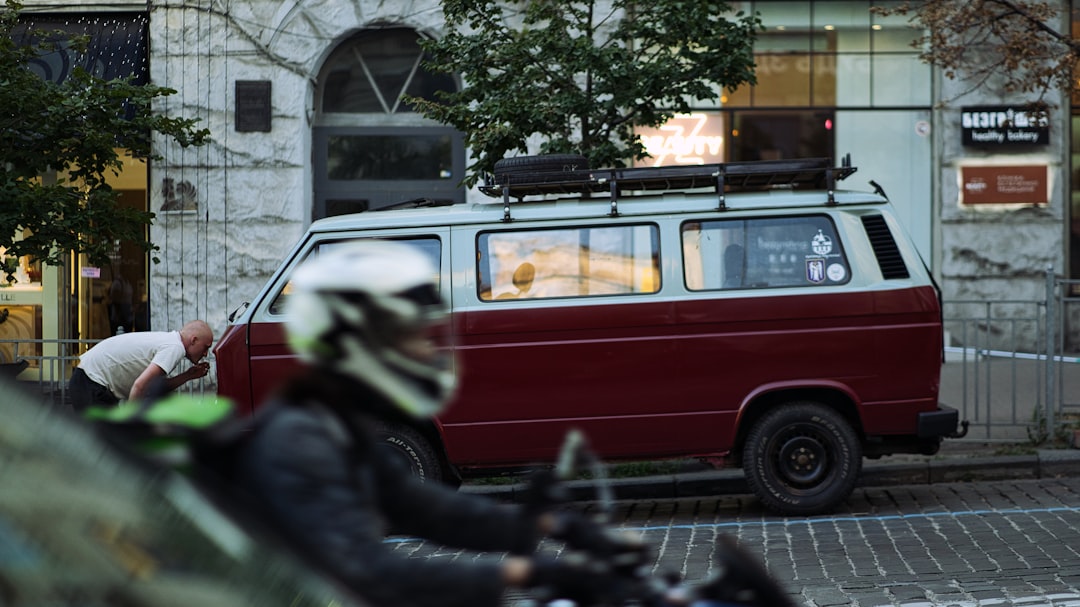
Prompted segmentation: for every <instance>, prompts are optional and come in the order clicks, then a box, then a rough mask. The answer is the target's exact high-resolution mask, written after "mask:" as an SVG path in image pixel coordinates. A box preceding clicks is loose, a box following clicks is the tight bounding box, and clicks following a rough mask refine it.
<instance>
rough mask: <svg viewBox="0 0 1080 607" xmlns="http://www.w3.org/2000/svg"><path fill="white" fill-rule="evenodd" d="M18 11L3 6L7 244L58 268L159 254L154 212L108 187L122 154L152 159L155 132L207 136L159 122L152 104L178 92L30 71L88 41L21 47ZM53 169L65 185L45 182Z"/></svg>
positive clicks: (49, 35)
mask: <svg viewBox="0 0 1080 607" xmlns="http://www.w3.org/2000/svg"><path fill="white" fill-rule="evenodd" d="M20 10H21V5H20V4H19V3H18V2H16V1H14V0H7V2H6V7H5V8H0V108H3V109H2V110H0V169H2V170H0V246H2V247H4V248H6V255H7V256H9V257H21V256H23V255H29V256H31V257H33V258H36V259H38V260H41V261H44V262H46V263H49V264H53V265H60V264H62V263H63V262H64V261H65V259H66V258H67V256H68V255H69V254H70V253H71V252H75V253H85V254H86V255H87V256H88V259H89V261H90V263H92V264H94V265H105V264H107V263H108V261H109V253H110V252H113V251H114V249H115V246H116V244H117V242H119V241H125V242H130V243H134V244H137V245H139V246H141V247H142V248H143V249H144V250H146V251H148V252H149V251H153V250H156V249H157V247H156V246H154V245H153V244H152V243H151V242H150V241H149V239H148V236H147V229H146V228H147V226H148V225H149V224H150V222H151V221H152V220H153V218H154V214H153V213H149V212H146V211H140V210H136V209H131V208H127V207H123V206H121V205H120V204H119V193H118V192H116V191H114V190H113V189H112V188H111V187H110V186H109V184H108V183H107V182H106V179H107V177H108V175H109V174H110V173H111V174H119V172H120V170H121V168H122V166H123V158H122V157H121V156H120V155H119V153H118V151H117V150H118V148H119V149H122V150H124V152H123V153H126V154H129V155H130V156H131V157H133V158H139V159H150V158H154V157H155V156H154V155H153V153H152V150H151V137H152V133H153V132H155V131H156V132H158V133H161V134H164V135H166V136H168V137H170V138H172V139H174V140H175V141H177V142H178V143H180V145H182V146H185V147H186V146H189V145H203V144H204V143H206V142H207V141H208V139H209V131H207V130H205V129H196V128H195V123H196V121H195V120H187V119H181V118H169V117H167V116H164V115H155V114H153V112H152V111H151V103H152V102H153V101H154V100H155V99H157V98H160V97H164V96H167V95H171V94H174V93H175V92H176V91H175V90H172V89H168V88H163V87H159V86H153V85H137V84H134V83H133V82H132V80H130V79H127V80H120V79H117V80H108V81H106V80H103V79H101V78H98V77H96V76H94V75H93V74H90V73H89V72H87V71H86V70H85V69H83V68H81V67H76V68H74V69H73V71H72V74H71V76H70V77H69V78H67V79H65V80H64V81H63V82H61V83H55V82H51V81H48V80H46V79H44V78H41V77H40V76H38V75H37V74H36V73H34V72H33V71H32V70H31V69H30V67H29V66H30V62H31V61H32V60H33V59H34V58H35V57H36V56H38V55H39V54H41V53H48V52H53V51H56V50H57V49H59V48H60V47H61V46H69V47H70V48H72V49H74V50H76V51H80V50H81V51H85V50H86V40H85V39H82V38H79V37H71V36H69V35H67V34H64V33H63V32H44V31H39V32H33V33H32V35H31V39H32V43H30V44H22V45H20V44H19V43H17V42H16V38H15V37H14V33H15V31H16V29H17V26H18V24H19V20H18V15H19V11H20ZM52 171H56V172H57V174H59V175H61V176H62V177H59V178H57V179H56V180H51V179H42V176H43V175H48V174H51V172H52ZM53 181H55V182H53ZM155 261H156V259H155ZM8 270H9V273H8V278H9V279H10V268H8Z"/></svg>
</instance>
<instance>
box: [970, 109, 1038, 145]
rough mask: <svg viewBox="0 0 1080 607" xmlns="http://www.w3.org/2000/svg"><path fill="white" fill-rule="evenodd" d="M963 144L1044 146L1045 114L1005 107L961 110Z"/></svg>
mask: <svg viewBox="0 0 1080 607" xmlns="http://www.w3.org/2000/svg"><path fill="white" fill-rule="evenodd" d="M960 129H961V131H962V132H963V136H964V145H982V146H998V145H1046V144H1048V143H1050V126H1049V121H1048V120H1047V117H1046V115H1045V113H1043V114H1041V115H1040V114H1036V113H1033V112H1030V111H1029V110H1027V109H1024V108H1018V107H1012V106H1008V105H993V106H977V107H964V108H961V109H960Z"/></svg>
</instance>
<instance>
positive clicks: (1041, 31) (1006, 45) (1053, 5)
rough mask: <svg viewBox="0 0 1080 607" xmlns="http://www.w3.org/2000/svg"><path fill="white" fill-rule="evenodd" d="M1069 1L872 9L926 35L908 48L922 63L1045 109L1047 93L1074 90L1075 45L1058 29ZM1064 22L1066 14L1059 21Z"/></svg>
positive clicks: (949, 2)
mask: <svg viewBox="0 0 1080 607" xmlns="http://www.w3.org/2000/svg"><path fill="white" fill-rule="evenodd" d="M1062 6H1068V3H1064V2H1060V1H1054V2H1042V1H1034V0H925V1H921V2H901V3H899V4H898V5H896V6H893V7H890V8H881V7H875V8H874V11H875V12H878V13H879V14H886V15H888V14H896V15H909V16H910V17H911V21H912V22H913V23H917V24H918V25H920V26H921V27H922V28H924V29H925V30H926V32H927V33H926V34H925V35H923V36H922V37H921V38H919V39H918V40H916V41H914V42H913V43H912V44H913V46H914V47H915V48H917V49H921V50H922V54H921V58H922V60H923V61H925V62H927V63H929V64H931V65H934V66H937V67H939V68H940V69H941V70H942V71H943V73H944V74H945V76H946V77H947V78H950V79H962V80H964V81H966V82H968V83H969V84H970V88H969V89H968V90H974V89H975V88H978V87H980V86H983V85H986V84H988V83H993V85H994V86H997V87H1000V89H1001V90H1002V92H1005V93H1021V94H1028V95H1029V96H1030V97H1031V98H1032V101H1033V103H1034V104H1035V105H1044V101H1045V98H1046V96H1047V94H1048V93H1051V92H1053V91H1064V92H1066V93H1072V92H1073V91H1074V90H1075V89H1076V83H1075V80H1074V70H1075V68H1076V65H1077V60H1078V59H1080V41H1077V40H1075V39H1073V38H1072V36H1071V35H1069V33H1067V32H1062V31H1061V30H1059V29H1057V28H1058V27H1059V24H1060V23H1061V21H1059V20H1060V19H1061V8H1062ZM1064 22H1065V24H1067V22H1068V19H1067V16H1066V18H1065V20H1064Z"/></svg>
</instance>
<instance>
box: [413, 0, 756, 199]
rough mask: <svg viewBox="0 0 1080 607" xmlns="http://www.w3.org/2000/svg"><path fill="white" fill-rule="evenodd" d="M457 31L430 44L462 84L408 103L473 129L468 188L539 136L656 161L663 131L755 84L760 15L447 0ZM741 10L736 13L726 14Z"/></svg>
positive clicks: (665, 4)
mask: <svg viewBox="0 0 1080 607" xmlns="http://www.w3.org/2000/svg"><path fill="white" fill-rule="evenodd" d="M442 5H443V13H444V14H445V17H446V23H447V28H448V31H449V33H447V34H446V36H444V37H443V38H441V39H438V40H426V41H424V42H423V43H422V45H423V47H424V49H425V50H426V51H427V52H428V53H430V57H431V59H430V61H429V62H428V63H427V67H428V68H429V69H432V70H433V71H438V72H444V73H451V74H453V73H458V74H460V75H461V76H462V78H463V80H464V81H465V83H466V86H465V87H463V89H462V90H461V91H458V92H449V91H440V92H438V93H437V94H436V99H428V100H425V99H419V98H415V97H411V98H409V99H408V102H409V103H411V104H413V106H414V107H415V108H416V109H417V111H419V112H421V113H423V114H424V115H425V116H427V117H429V118H433V119H435V120H438V121H439V122H442V123H445V124H449V125H452V126H454V127H455V128H457V129H458V130H460V131H462V132H464V133H465V144H466V145H467V146H468V147H469V148H470V149H471V150H472V152H473V155H474V158H475V162H474V163H473V164H472V165H471V166H470V167H469V169H470V175H469V176H468V178H467V179H466V184H468V185H472V184H475V183H476V181H477V179H478V177H479V176H480V175H481V174H483V173H485V172H490V171H491V170H492V169H493V167H494V164H495V162H496V161H498V160H499V159H501V158H502V157H503V156H504V155H506V154H507V152H511V151H521V150H525V149H526V147H527V142H528V141H529V140H530V138H532V137H538V138H539V140H540V147H541V150H540V151H541V152H543V153H580V154H583V155H585V156H586V157H588V159H589V161H590V163H591V165H592V166H620V167H621V166H625V163H626V161H628V160H630V159H631V158H637V159H641V158H646V157H647V156H648V155H647V154H646V153H645V149H644V146H643V145H642V144H641V142H640V141H638V139H637V138H636V136H635V135H634V131H633V128H634V127H636V126H646V127H656V126H659V125H661V124H663V123H664V122H665V121H667V120H668V119H669V118H670V117H671V116H673V115H674V114H677V113H684V112H688V111H690V110H691V109H692V108H693V105H692V104H693V103H694V102H695V100H701V99H714V98H716V97H717V96H718V93H719V88H720V87H726V88H728V89H730V90H733V89H734V88H735V87H737V86H738V85H740V84H743V83H754V82H755V79H754V56H753V43H754V39H755V37H756V35H757V31H758V30H759V29H760V27H761V23H760V21H759V20H758V19H757V18H756V17H753V16H749V15H745V14H743V13H742V12H739V13H734V14H733V13H732V11H731V9H730V7H729V6H728V5H727V4H726V3H724V2H720V1H717V0H652V1H651V2H637V1H635V0H606V1H603V2H600V1H597V0H562V1H554V0H443V3H442ZM727 16H732V17H733V19H730V20H729V19H728V18H727Z"/></svg>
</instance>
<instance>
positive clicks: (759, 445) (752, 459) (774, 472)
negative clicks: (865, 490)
mask: <svg viewBox="0 0 1080 607" xmlns="http://www.w3.org/2000/svg"><path fill="white" fill-rule="evenodd" d="M743 470H744V471H745V472H746V481H747V484H749V485H750V489H751V490H752V491H753V492H754V493H755V494H756V495H757V496H758V498H759V499H760V500H761V502H762V504H763V505H764V506H765V507H766V508H768V509H769V510H772V511H773V512H776V513H778V514H782V515H797V516H805V515H810V514H822V513H825V512H828V511H830V510H832V509H833V508H834V507H835V506H836V505H837V504H839V503H840V502H842V501H844V500H845V499H847V497H848V496H849V495H851V492H852V490H853V489H854V488H855V482H856V480H858V477H859V472H860V471H861V470H862V444H861V443H860V442H859V437H858V436H857V435H856V434H855V430H854V429H853V428H852V427H851V424H850V423H849V422H848V421H847V420H846V419H845V418H844V416H843V415H841V414H840V413H838V412H836V411H835V410H833V409H830V408H828V407H826V406H824V405H821V404H818V403H813V402H795V403H790V404H785V405H783V406H780V407H778V408H777V409H775V410H773V411H770V412H769V413H767V414H765V416H764V417H762V418H761V419H759V420H758V421H757V423H756V424H754V427H753V428H752V429H751V430H750V435H749V436H748V437H747V439H746V445H745V447H744V448H743Z"/></svg>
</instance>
